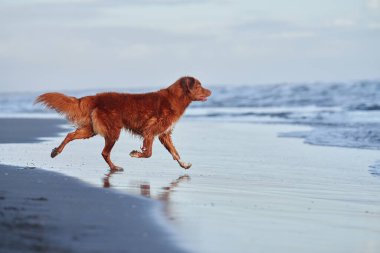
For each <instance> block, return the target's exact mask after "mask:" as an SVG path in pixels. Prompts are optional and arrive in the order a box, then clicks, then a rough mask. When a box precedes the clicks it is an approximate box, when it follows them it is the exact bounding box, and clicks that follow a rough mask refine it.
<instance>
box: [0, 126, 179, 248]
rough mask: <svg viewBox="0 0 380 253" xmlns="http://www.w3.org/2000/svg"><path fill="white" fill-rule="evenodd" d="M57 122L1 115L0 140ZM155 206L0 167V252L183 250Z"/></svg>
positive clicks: (36, 132)
mask: <svg viewBox="0 0 380 253" xmlns="http://www.w3.org/2000/svg"><path fill="white" fill-rule="evenodd" d="M61 123H62V121H60V120H49V119H43V120H36V119H33V120H32V119H20V120H19V119H1V121H0V126H1V134H0V140H1V141H2V142H6V143H7V142H11V141H14V142H32V141H33V140H36V139H35V138H34V137H36V136H38V137H43V136H54V135H56V134H57V133H58V130H59V126H58V125H59V124H61ZM4 135H5V136H4ZM159 209H160V206H159V205H158V204H157V203H155V202H153V201H150V200H147V199H143V198H137V197H132V196H128V195H125V194H120V193H116V192H115V191H113V190H112V189H102V188H96V187H92V186H89V185H87V184H85V183H83V182H81V181H79V180H77V179H75V178H72V177H68V176H64V175H62V174H59V173H55V172H48V171H45V170H41V169H37V168H30V167H27V168H17V167H12V166H7V165H0V252H23V253H28V252H185V251H184V250H182V249H180V248H179V247H177V246H176V245H175V243H174V238H173V237H174V236H173V234H172V233H170V231H169V229H168V228H165V226H164V225H162V223H160V222H162V221H160V220H159V218H160V217H159V214H160V210H159Z"/></svg>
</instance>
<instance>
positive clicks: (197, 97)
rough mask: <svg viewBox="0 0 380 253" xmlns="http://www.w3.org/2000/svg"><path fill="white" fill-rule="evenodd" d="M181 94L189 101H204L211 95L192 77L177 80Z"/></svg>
mask: <svg viewBox="0 0 380 253" xmlns="http://www.w3.org/2000/svg"><path fill="white" fill-rule="evenodd" d="M178 82H179V84H180V85H181V88H182V89H183V92H184V94H185V95H186V96H188V97H189V98H190V100H191V101H206V100H207V97H209V96H210V95H211V91H210V90H208V89H206V88H203V87H202V84H201V82H200V81H199V80H197V79H195V78H194V77H189V76H186V77H182V78H180V79H179V80H178Z"/></svg>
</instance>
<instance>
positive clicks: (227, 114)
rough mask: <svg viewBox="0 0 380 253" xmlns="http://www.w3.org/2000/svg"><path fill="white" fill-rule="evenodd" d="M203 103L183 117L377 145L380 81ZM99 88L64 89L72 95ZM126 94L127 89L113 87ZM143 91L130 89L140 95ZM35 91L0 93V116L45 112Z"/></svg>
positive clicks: (287, 88)
mask: <svg viewBox="0 0 380 253" xmlns="http://www.w3.org/2000/svg"><path fill="white" fill-rule="evenodd" d="M211 89H212V91H213V95H212V96H211V97H210V98H209V100H208V101H207V102H206V103H193V104H192V105H191V106H190V108H189V109H188V110H187V112H186V114H185V117H187V118H193V119H199V120H212V121H239V122H242V121H243V122H252V123H286V124H300V125H307V126H311V127H312V128H311V130H310V131H306V132H291V133H281V134H280V136H282V137H299V138H304V140H305V142H306V143H309V144H314V145H327V146H341V147H352V148H365V149H380V81H379V80H375V81H357V82H352V83H308V84H288V83H283V84H274V85H261V86H260V85H259V86H224V87H211ZM101 91H102V90H81V91H67V92H64V93H66V94H69V95H72V96H77V97H81V96H85V95H89V94H95V93H98V92H101ZM116 91H119V92H127V90H120V89H118V90H116ZM144 91H147V90H142V89H140V90H138V89H131V90H128V92H131V93H138V92H144ZM37 95H39V93H3V94H0V116H3V117H4V116H15V115H16V116H17V115H19V116H28V117H33V116H39V117H41V116H46V117H50V116H52V117H54V116H53V115H55V114H54V113H53V112H51V111H47V110H45V109H44V108H43V107H42V106H39V105H34V104H33V100H34V99H35V97H36V96H37Z"/></svg>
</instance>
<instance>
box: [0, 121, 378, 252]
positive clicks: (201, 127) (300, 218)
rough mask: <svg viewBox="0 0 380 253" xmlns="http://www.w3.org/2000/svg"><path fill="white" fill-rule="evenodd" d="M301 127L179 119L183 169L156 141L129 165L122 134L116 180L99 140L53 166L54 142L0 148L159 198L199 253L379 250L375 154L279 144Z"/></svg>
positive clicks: (134, 143) (24, 160) (69, 151)
mask: <svg viewBox="0 0 380 253" xmlns="http://www.w3.org/2000/svg"><path fill="white" fill-rule="evenodd" d="M304 129H305V128H304V127H297V126H286V125H255V124H245V123H221V122H206V121H199V122H194V121H189V120H186V119H184V120H182V121H181V122H180V123H179V124H178V125H177V127H176V129H175V131H174V138H173V139H174V143H175V144H176V147H177V148H178V150H179V153H180V154H181V156H182V158H183V160H185V161H188V162H192V163H193V167H192V168H191V169H190V170H188V171H185V170H183V169H181V168H180V167H179V166H178V165H177V163H175V162H174V161H173V160H172V159H171V156H170V155H169V154H168V153H167V151H166V150H165V149H164V148H163V147H161V145H160V144H159V143H158V142H155V145H154V149H153V156H152V158H150V159H140V160H139V159H133V158H130V157H129V155H128V154H129V152H130V151H131V150H133V149H136V148H138V147H139V146H140V145H141V143H140V140H138V139H136V138H133V137H131V136H129V135H128V134H123V135H122V136H121V138H120V140H119V142H117V144H116V145H115V148H114V150H113V153H112V159H113V160H114V162H115V163H116V164H117V165H120V166H122V167H124V169H125V171H124V172H122V173H115V174H109V173H108V172H107V167H106V164H105V163H104V161H103V159H102V157H101V155H100V152H101V150H102V147H103V145H104V141H103V139H102V138H100V137H94V138H92V139H90V140H86V141H77V142H73V143H70V144H69V145H68V146H67V147H66V150H65V151H64V152H63V153H62V154H60V155H59V156H58V157H56V158H55V159H51V158H50V157H49V154H50V151H51V149H52V148H53V147H55V146H57V145H58V144H59V143H60V141H61V139H59V138H58V139H57V138H51V139H50V140H49V141H47V142H42V143H38V144H7V145H0V154H2V155H3V156H4V157H0V160H2V161H3V162H6V163H7V164H13V165H22V166H30V165H31V164H32V165H33V166H37V167H41V168H44V169H47V170H51V171H55V172H60V173H65V174H67V175H70V176H73V177H76V178H80V179H81V180H84V181H86V182H88V183H90V184H92V185H94V186H98V187H110V188H113V189H115V190H117V191H119V192H125V193H129V194H135V195H142V196H145V197H148V198H153V199H158V200H160V201H161V203H162V204H163V206H164V209H163V211H164V214H165V215H166V217H167V218H168V220H170V221H171V223H172V224H173V225H174V229H175V230H176V231H178V233H179V235H180V236H179V237H178V238H177V242H178V243H180V244H184V245H186V246H187V247H189V248H191V249H193V251H195V252H201V253H208V252H285V253H286V252H289V253H297V252H300V253H301V252H302V253H304V252H342V253H343V252H344V253H347V252H352V253H354V252H364V253H365V252H367V253H371V252H378V251H379V249H380V240H379V238H380V222H379V221H380V178H379V177H375V176H373V175H371V174H370V173H369V172H368V169H369V168H368V166H369V165H371V164H373V163H374V162H375V161H376V160H378V158H379V153H378V151H373V150H372V151H371V150H359V149H346V148H337V147H319V146H311V145H307V144H304V143H303V142H302V139H294V138H279V137H278V134H279V133H280V132H291V131H297V130H304ZM17 152H22V153H23V154H24V155H23V156H22V157H20V156H19V155H18V153H17ZM180 238H182V239H180Z"/></svg>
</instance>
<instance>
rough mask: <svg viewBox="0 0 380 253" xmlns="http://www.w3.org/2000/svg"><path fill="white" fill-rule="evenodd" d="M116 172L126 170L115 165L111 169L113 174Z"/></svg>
mask: <svg viewBox="0 0 380 253" xmlns="http://www.w3.org/2000/svg"><path fill="white" fill-rule="evenodd" d="M116 171H124V169H123V168H122V167H119V166H116V165H115V166H113V167H112V168H111V172H116Z"/></svg>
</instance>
